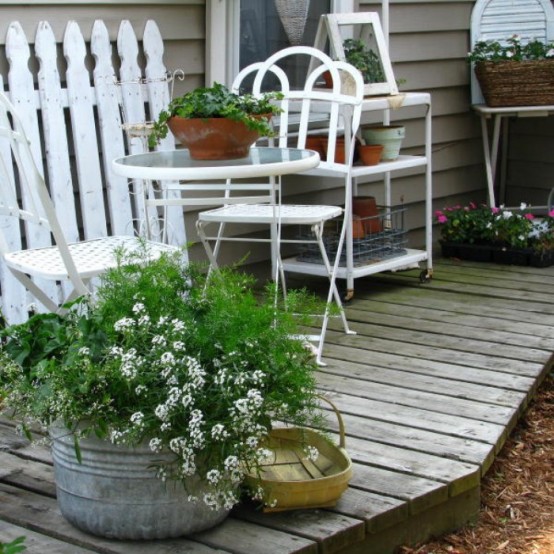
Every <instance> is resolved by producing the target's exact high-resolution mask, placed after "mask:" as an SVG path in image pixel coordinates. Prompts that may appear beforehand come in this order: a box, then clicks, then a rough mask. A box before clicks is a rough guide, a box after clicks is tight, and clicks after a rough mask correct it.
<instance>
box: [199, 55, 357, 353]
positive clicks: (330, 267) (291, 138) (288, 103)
mask: <svg viewBox="0 0 554 554" xmlns="http://www.w3.org/2000/svg"><path fill="white" fill-rule="evenodd" d="M299 56H309V57H310V59H313V60H315V62H316V63H315V64H313V65H314V66H315V69H313V70H312V71H311V72H309V74H308V75H307V78H306V81H305V84H304V86H303V87H302V88H301V89H299V90H293V89H291V87H290V84H289V80H288V78H287V75H286V74H285V72H284V71H283V69H282V65H284V64H290V62H291V61H293V60H294V59H295V58H298V57H299ZM325 71H329V72H330V73H331V75H332V77H333V88H332V89H327V90H326V89H322V88H320V85H319V82H320V81H321V80H322V74H323V73H324V72H325ZM252 76H253V77H254V82H253V86H252V91H251V92H252V93H253V94H254V95H259V94H261V93H262V91H263V90H264V86H267V84H268V83H271V84H272V86H273V88H275V89H276V90H280V91H281V92H282V93H283V99H282V101H281V108H282V110H283V111H282V113H281V115H280V117H279V123H278V131H279V135H278V140H277V145H278V146H279V147H282V148H285V147H298V148H305V145H306V138H307V136H308V134H309V131H310V125H309V124H310V121H311V120H313V119H314V117H316V114H317V116H318V117H317V119H319V120H321V115H322V114H324V115H325V118H326V126H325V128H324V129H318V134H321V133H323V134H326V135H328V141H327V152H326V153H327V157H326V159H327V160H331V161H322V162H321V164H320V166H319V167H320V168H321V167H323V168H326V169H329V170H330V171H331V172H333V173H334V174H336V175H337V176H342V177H344V192H345V209H343V208H341V207H339V206H327V205H323V206H322V205H296V204H285V203H283V202H282V193H281V185H280V182H279V179H276V180H275V181H274V182H273V183H272V184H273V186H274V188H275V190H276V194H277V202H274V203H265V204H260V203H257V204H234V205H229V206H224V207H222V208H217V209H214V210H208V211H205V212H201V213H200V214H199V218H198V222H197V228H198V234H199V237H200V239H201V241H202V243H203V245H204V247H205V249H206V253H207V255H208V258H209V260H210V264H211V266H212V267H216V266H217V259H216V255H215V253H214V251H213V249H212V247H211V243H212V242H214V241H215V244H216V247H217V246H218V245H219V242H220V240H222V239H223V240H225V239H224V238H223V237H222V236H221V233H218V234H217V235H214V236H209V235H208V234H207V232H206V228H207V226H208V225H209V224H211V223H217V224H220V225H221V224H225V223H240V224H247V223H250V224H257V225H259V224H266V225H269V226H270V227H271V226H273V227H274V228H276V229H277V231H276V232H273V233H272V236H271V239H270V240H271V242H272V252H273V253H274V258H275V261H276V263H275V278H276V280H281V283H282V286H283V288H285V285H284V274H283V266H282V262H281V255H280V244H281V243H283V242H289V243H290V242H306V241H305V240H304V239H302V240H301V241H299V240H298V239H283V238H282V236H281V226H282V225H307V226H310V227H311V230H312V233H313V239H312V241H313V242H315V243H316V244H317V245H318V247H319V252H320V254H321V258H322V260H323V264H324V266H325V268H326V272H327V275H328V278H329V285H330V286H329V293H328V298H327V307H326V310H325V313H324V314H323V323H322V328H321V333H320V334H319V335H317V336H311V337H308V338H309V339H310V340H317V341H318V347H317V361H318V362H319V363H321V355H322V350H323V345H324V341H325V334H326V331H327V326H328V320H329V314H330V311H329V310H330V306H331V303H332V302H333V300H334V302H335V303H336V304H337V306H338V308H339V310H340V317H341V319H342V323H343V327H344V331H345V332H346V333H352V331H350V329H349V326H348V322H347V320H346V316H345V314H344V310H343V308H342V303H341V299H340V295H339V292H338V290H337V286H336V275H337V270H338V266H339V262H340V256H341V251H342V248H343V245H344V239H345V233H346V229H347V226H348V225H350V221H349V215H348V214H350V212H351V210H350V203H351V201H352V198H351V197H352V192H351V178H350V168H351V166H352V160H353V155H354V146H355V137H356V132H357V130H358V127H359V124H360V117H361V103H362V100H363V87H364V85H363V80H362V77H361V75H360V73H359V72H358V71H357V70H356V69H355V68H353V67H352V66H350V65H348V64H346V63H344V62H338V61H333V60H332V59H331V58H330V57H329V56H327V55H326V54H325V53H323V52H321V51H320V50H318V49H316V48H312V47H306V46H293V47H290V48H286V49H284V50H281V51H279V52H277V53H276V54H274V55H273V56H271V57H270V58H268V59H267V60H266V61H265V62H259V63H256V64H253V65H251V66H249V67H247V68H245V69H243V70H242V71H241V72H240V74H239V75H238V76H237V78H236V79H235V82H234V84H233V89H234V90H236V91H238V90H240V89H241V87H242V85H243V83H244V81H245V79H246V78H252ZM275 81H276V82H277V86H276V87H275V84H274V83H275ZM293 114H294V115H293ZM292 126H294V132H291V127H292ZM341 130H344V134H345V152H346V156H345V161H344V162H343V163H335V162H334V160H335V152H336V149H337V135H338V133H339V132H340V131H341ZM341 215H342V216H343V225H342V226H341V232H340V235H339V239H338V246H337V253H336V256H335V259H333V260H332V261H330V260H329V257H328V253H327V251H326V248H325V244H324V241H323V231H324V226H325V223H326V222H327V221H329V220H331V219H334V218H337V217H339V216H341ZM232 240H237V238H236V237H235V238H233V239H232ZM238 240H241V239H238ZM244 240H250V239H244Z"/></svg>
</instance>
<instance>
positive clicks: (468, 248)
mask: <svg viewBox="0 0 554 554" xmlns="http://www.w3.org/2000/svg"><path fill="white" fill-rule="evenodd" d="M441 249H442V255H443V257H445V258H458V259H460V260H469V261H473V262H493V263H498V264H505V265H521V266H532V267H550V266H551V265H554V250H546V251H544V252H537V251H536V250H533V249H532V248H506V247H501V246H493V245H486V244H460V243H454V242H441Z"/></svg>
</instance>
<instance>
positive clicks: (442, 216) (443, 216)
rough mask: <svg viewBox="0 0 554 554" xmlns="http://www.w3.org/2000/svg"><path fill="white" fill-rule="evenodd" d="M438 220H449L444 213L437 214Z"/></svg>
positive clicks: (442, 221) (444, 221) (441, 221)
mask: <svg viewBox="0 0 554 554" xmlns="http://www.w3.org/2000/svg"><path fill="white" fill-rule="evenodd" d="M437 221H438V222H439V223H446V222H447V221H448V218H447V217H446V216H445V215H444V214H440V215H438V216H437Z"/></svg>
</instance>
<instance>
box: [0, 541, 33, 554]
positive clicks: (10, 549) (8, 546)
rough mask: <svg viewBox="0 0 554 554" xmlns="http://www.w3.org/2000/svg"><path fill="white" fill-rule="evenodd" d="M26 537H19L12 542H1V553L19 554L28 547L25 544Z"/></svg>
mask: <svg viewBox="0 0 554 554" xmlns="http://www.w3.org/2000/svg"><path fill="white" fill-rule="evenodd" d="M24 542H25V537H18V538H17V539H14V540H13V541H11V542H6V543H2V542H0V554H18V552H23V551H25V550H27V547H26V546H25V545H24V544H23V543H24Z"/></svg>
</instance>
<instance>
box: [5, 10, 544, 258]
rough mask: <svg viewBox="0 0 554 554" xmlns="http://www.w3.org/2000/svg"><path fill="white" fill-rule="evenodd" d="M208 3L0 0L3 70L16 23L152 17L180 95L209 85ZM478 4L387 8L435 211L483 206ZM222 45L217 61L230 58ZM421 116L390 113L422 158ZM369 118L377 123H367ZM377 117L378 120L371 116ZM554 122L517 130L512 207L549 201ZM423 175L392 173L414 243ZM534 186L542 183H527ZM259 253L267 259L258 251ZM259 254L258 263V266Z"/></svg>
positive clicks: (327, 183) (57, 25) (320, 192)
mask: <svg viewBox="0 0 554 554" xmlns="http://www.w3.org/2000/svg"><path fill="white" fill-rule="evenodd" d="M205 4H206V2H205V0H167V1H165V2H154V1H150V2H146V1H140V0H139V1H136V0H133V1H131V0H127V1H125V0H124V1H119V2H115V1H109V2H108V1H106V0H104V1H100V2H99V1H96V2H89V1H86V0H81V1H77V2H76V1H73V2H62V1H57V2H56V1H51V2H47V1H44V0H38V1H37V0H35V1H31V2H29V3H26V4H25V6H24V8H23V7H22V5H21V3H20V2H6V1H5V0H0V72H2V73H3V74H5V72H6V68H7V62H6V60H5V54H4V51H3V43H4V40H5V34H6V28H7V26H8V24H9V22H10V21H12V20H19V21H20V22H21V24H22V25H23V27H24V29H25V32H26V34H27V36H28V37H32V36H33V35H34V32H35V29H36V26H37V24H38V22H39V21H41V20H47V21H49V22H50V24H51V25H52V27H53V29H54V32H55V33H56V35H57V37H58V38H60V39H61V37H62V36H63V32H64V29H65V25H66V22H67V21H68V20H70V19H71V20H75V21H77V22H78V23H79V25H80V27H81V29H82V31H83V33H85V34H87V33H90V29H91V27H92V23H93V22H94V20H95V19H103V20H104V21H106V23H107V25H108V28H109V31H110V33H111V35H112V36H113V37H114V39H115V36H116V33H117V28H118V26H119V22H120V21H121V20H122V19H129V20H130V21H131V23H132V24H133V27H134V29H135V31H136V32H137V34H138V35H139V37H140V34H141V33H142V30H143V28H144V23H145V21H146V20H147V19H150V18H151V19H154V20H156V22H157V23H158V26H159V27H160V30H161V33H162V36H163V37H164V39H165V48H166V58H165V59H166V65H167V67H168V69H170V70H173V69H178V68H179V69H183V70H184V72H185V74H186V79H185V82H184V83H183V84H178V85H177V88H176V90H175V93H176V94H178V93H180V92H182V91H183V90H189V89H192V88H194V87H196V86H200V85H203V84H204V79H205V71H206V65H205V57H206V56H205V53H206V40H207V38H206V5H205ZM473 5H474V1H473V0H427V1H422V0H392V1H391V4H390V54H391V59H392V62H393V67H394V71H395V75H396V77H397V78H398V79H403V80H405V82H403V83H402V84H401V85H400V89H401V91H402V90H409V91H429V92H431V94H432V101H433V105H432V109H433V197H434V208H441V207H443V206H446V205H451V204H454V203H459V202H468V201H470V200H473V201H485V200H486V184H485V172H484V167H483V161H482V159H483V155H482V145H481V135H480V127H479V122H478V119H477V117H476V116H475V114H474V113H473V112H472V110H471V107H470V92H469V67H468V65H467V63H466V61H465V57H466V54H467V50H468V48H469V25H470V16H471V10H472V8H473ZM359 9H360V10H362V11H368V10H369V11H371V10H375V11H380V9H381V2H380V1H379V0H360V2H359ZM224 48H225V46H224V44H221V56H224V55H225V52H224ZM421 115H422V111H421V110H419V111H418V109H410V110H403V111H401V112H398V113H393V115H392V117H393V119H394V120H399V118H402V119H401V121H402V122H404V123H405V124H406V126H407V138H406V142H405V148H406V150H407V151H409V152H411V153H422V152H423V147H424V144H423V120H422V118H421ZM369 119H370V120H371V118H369ZM373 120H374V119H373ZM553 146H554V133H553V131H552V119H551V118H548V119H544V120H522V121H518V122H516V123H515V124H514V125H513V126H512V141H511V143H510V166H509V168H510V171H509V175H508V184H509V187H510V188H509V195H508V200H509V201H510V202H516V201H517V202H519V201H521V200H527V201H529V202H532V203H537V202H538V201H539V200H540V202H541V203H544V200H545V191H547V190H549V189H550V188H551V187H552V186H553V183H552V179H550V178H549V175H550V174H551V171H552V161H551V159H550V158H551V155H550V153H551V152H552V151H553ZM423 177H424V175H423V171H421V170H419V171H412V172H408V173H406V174H403V175H399V176H395V178H394V180H393V195H392V201H393V202H394V203H400V202H402V201H403V202H404V203H405V204H406V205H407V207H408V213H407V224H408V226H409V228H410V229H411V230H412V243H413V246H420V245H421V244H422V242H423V224H424V218H423V214H424V204H423V198H424V178H423ZM531 182H533V183H538V185H531ZM287 186H288V190H289V191H290V193H291V194H292V195H293V196H294V197H295V198H296V199H298V200H301V199H302V198H306V199H307V198H308V197H309V198H310V199H314V197H315V198H317V199H318V201H325V202H333V201H335V202H338V201H340V197H341V193H340V186H339V185H338V183H337V181H333V180H315V179H312V180H311V181H308V182H307V183H306V182H305V180H303V182H302V184H300V182H298V184H296V183H295V181H294V179H292V181H291V179H289V180H288V181H287ZM382 191H383V187H382V182H381V180H379V179H375V180H373V181H369V182H365V183H361V184H360V188H359V193H360V194H372V195H375V196H376V197H377V198H378V200H379V201H382V200H383V193H382ZM188 219H189V221H188V222H187V226H188V227H189V229H188V230H189V233H190V234H189V236H191V237H192V236H193V235H192V233H193V231H194V229H193V224H192V223H191V221H192V220H194V218H193V217H192V218H188ZM259 256H263V254H261V253H260V254H259ZM257 258H258V254H256V253H255V254H254V255H253V258H252V259H257Z"/></svg>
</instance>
